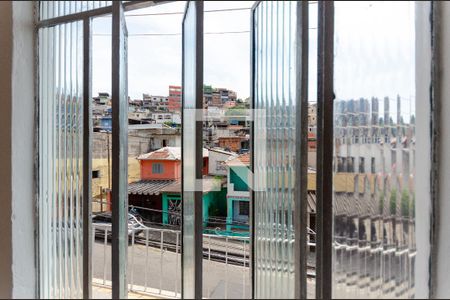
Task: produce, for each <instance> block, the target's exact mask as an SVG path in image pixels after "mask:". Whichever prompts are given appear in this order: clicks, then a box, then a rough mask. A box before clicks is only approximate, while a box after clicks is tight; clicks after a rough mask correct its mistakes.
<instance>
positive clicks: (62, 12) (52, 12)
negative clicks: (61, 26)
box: [39, 1, 112, 20]
mask: <svg viewBox="0 0 450 300" xmlns="http://www.w3.org/2000/svg"><path fill="white" fill-rule="evenodd" d="M111 4H112V1H39V20H46V19H51V18H56V17H61V16H66V15H70V14H74V13H79V12H83V11H87V10H90V9H94V8H101V7H106V6H111Z"/></svg>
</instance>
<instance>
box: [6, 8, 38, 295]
mask: <svg viewBox="0 0 450 300" xmlns="http://www.w3.org/2000/svg"><path fill="white" fill-rule="evenodd" d="M33 11H34V1H13V73H12V135H11V136H12V212H13V214H12V222H13V268H12V270H13V297H14V298H32V297H34V296H35V291H36V288H35V282H36V276H35V275H36V273H35V272H34V271H35V245H34V242H35V240H34V238H35V236H34V230H35V226H34V224H35V222H34V221H35V210H34V208H35V193H34V186H33V185H34V180H33V179H34V173H33V170H34V168H33V166H34V130H35V128H34V121H35V120H34V111H35V110H34V105H35V98H34V74H33V70H34V64H35V61H34V34H33V28H34V14H33Z"/></svg>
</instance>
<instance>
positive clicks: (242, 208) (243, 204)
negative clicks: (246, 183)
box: [239, 201, 250, 216]
mask: <svg viewBox="0 0 450 300" xmlns="http://www.w3.org/2000/svg"><path fill="white" fill-rule="evenodd" d="M249 212H250V202H248V201H239V215H241V216H248V215H249Z"/></svg>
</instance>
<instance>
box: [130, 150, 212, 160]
mask: <svg viewBox="0 0 450 300" xmlns="http://www.w3.org/2000/svg"><path fill="white" fill-rule="evenodd" d="M208 155H209V151H208V149H206V148H203V157H208ZM137 159H139V160H181V147H163V148H161V149H158V150H156V151H153V152H149V153H145V154H141V155H139V156H138V158H137Z"/></svg>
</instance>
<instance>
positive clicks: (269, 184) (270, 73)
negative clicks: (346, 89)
mask: <svg viewBox="0 0 450 300" xmlns="http://www.w3.org/2000/svg"><path fill="white" fill-rule="evenodd" d="M296 8H297V3H296V1H280V2H277V1H263V2H261V3H260V4H259V5H258V6H257V7H256V9H255V10H254V20H255V27H254V34H255V36H254V37H255V40H254V47H255V48H254V50H253V51H254V60H255V74H254V103H255V107H254V108H255V121H254V122H255V123H254V141H255V144H254V151H255V152H254V172H255V174H254V180H255V193H254V205H255V229H254V230H255V276H256V286H255V292H256V297H257V298H294V226H293V214H294V189H295V169H294V165H295V163H294V161H295V149H296V146H297V145H296V144H297V142H298V141H296V136H298V132H297V131H296V124H295V119H296V116H295V110H296V103H295V101H296V84H295V82H296V74H297V72H299V70H296V68H295V66H296V58H295V53H296V44H297V43H298V41H297V40H296V37H297V36H298V34H296V16H297V9H296ZM297 187H298V186H297Z"/></svg>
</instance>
